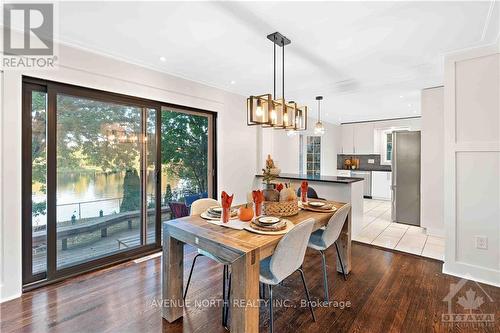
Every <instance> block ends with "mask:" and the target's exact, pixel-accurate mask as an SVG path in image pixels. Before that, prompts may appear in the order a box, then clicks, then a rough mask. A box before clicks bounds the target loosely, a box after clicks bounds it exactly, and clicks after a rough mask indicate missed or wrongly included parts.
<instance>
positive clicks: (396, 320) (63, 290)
mask: <svg viewBox="0 0 500 333" xmlns="http://www.w3.org/2000/svg"><path fill="white" fill-rule="evenodd" d="M195 253H196V252H195V251H194V250H193V249H192V248H190V247H186V255H185V258H186V265H185V269H186V274H185V278H186V279H187V273H188V272H187V271H188V269H189V268H190V264H191V261H192V259H193V257H194V255H195ZM327 258H328V259H329V262H330V266H329V267H328V270H329V279H330V298H331V299H332V300H334V301H337V302H346V304H348V305H350V306H346V307H342V306H340V305H339V307H334V306H331V307H316V308H315V313H316V317H317V321H316V322H313V321H312V318H311V315H310V313H309V311H308V309H307V308H306V307H300V302H301V299H303V298H305V297H304V295H303V288H302V284H301V281H300V276H299V274H294V275H292V276H291V277H290V278H289V279H287V280H285V282H284V284H283V285H282V286H277V287H275V288H274V295H275V300H277V301H278V302H279V301H280V300H285V299H287V300H289V301H288V302H287V303H284V305H286V306H279V305H278V306H276V307H275V311H274V320H275V332H438V331H442V332H450V331H457V332H468V331H477V332H499V331H500V328H499V327H500V325H499V323H500V306H499V305H500V303H499V302H500V288H495V287H492V286H488V285H484V284H480V287H481V288H483V289H484V291H482V290H481V288H480V287H478V285H476V284H475V283H474V282H468V283H467V284H466V285H465V287H464V288H462V290H461V291H460V293H459V295H465V292H466V290H469V289H471V290H473V291H475V292H476V297H478V296H481V297H482V299H483V301H484V304H482V305H481V306H480V307H479V308H478V309H476V310H474V311H473V313H483V314H488V313H489V314H493V315H494V316H495V318H494V319H495V321H494V322H493V323H490V324H487V325H475V326H473V325H471V324H470V323H468V324H461V325H455V326H453V325H449V324H446V323H443V322H442V315H443V314H446V313H447V312H448V305H447V303H446V302H444V301H443V298H444V297H445V296H446V295H447V294H448V292H449V289H450V284H451V283H457V282H458V281H459V280H460V279H458V278H455V277H451V276H448V275H444V274H442V273H441V266H442V263H441V262H439V261H435V260H431V259H426V258H420V257H416V256H412V255H408V254H402V253H397V252H390V251H386V250H382V249H378V248H374V247H371V246H368V245H362V244H359V243H354V244H353V248H352V267H353V270H352V273H351V274H350V275H349V278H348V280H347V281H344V280H343V278H342V276H341V275H340V274H337V273H336V272H335V271H334V267H335V265H334V258H335V250H334V249H330V250H329V251H327ZM160 263H161V259H160V258H159V257H158V258H155V259H151V260H148V261H145V262H142V263H138V264H136V263H134V262H128V263H125V264H122V265H119V266H115V267H112V268H108V269H105V270H101V271H97V272H94V273H90V274H85V275H81V276H79V277H76V278H72V279H69V280H66V281H64V282H61V283H58V284H54V285H51V286H47V287H43V288H41V289H38V290H35V291H32V292H27V293H25V294H24V295H23V296H22V297H21V298H19V299H15V300H12V301H9V302H5V303H2V304H1V313H0V315H1V316H0V318H1V329H0V331H1V332H2V333H4V332H37V333H39V332H46V331H51V332H160V331H166V332H225V329H224V328H223V327H222V326H221V310H220V307H218V306H217V305H216V306H212V307H203V306H201V305H200V304H194V302H195V300H198V301H201V300H204V299H207V300H209V299H219V298H220V297H221V292H222V282H221V278H222V266H221V265H218V264H215V263H213V262H212V261H210V260H209V259H207V258H200V259H198V261H197V266H196V268H195V271H194V275H193V280H192V284H191V287H190V289H189V293H188V301H189V303H190V304H191V305H192V306H190V307H189V308H188V309H186V311H185V315H184V317H183V319H181V320H179V321H177V322H175V323H172V324H169V323H168V322H166V321H165V320H162V318H161V315H160V308H159V307H158V306H159V305H160V304H159V300H160V294H161V265H160ZM304 272H305V274H306V279H307V283H308V285H309V288H310V291H311V294H312V296H313V298H314V299H315V300H318V301H322V295H323V284H322V271H321V258H320V255H319V254H318V253H317V252H314V251H309V250H308V252H307V255H306V260H305V262H304ZM484 293H486V294H488V296H489V297H491V300H493V301H491V300H490V299H489V298H488V296H487V295H484ZM459 295H457V297H458V296H459ZM347 302H349V303H347ZM157 305H158V306H157ZM333 305H335V304H333ZM468 311H469V310H467V311H465V310H464V308H463V307H461V306H460V305H458V304H457V299H456V298H455V299H454V300H453V312H460V313H467V312H468ZM268 323H269V313H268V309H267V307H266V306H262V307H261V311H260V330H261V331H262V332H267V331H268Z"/></svg>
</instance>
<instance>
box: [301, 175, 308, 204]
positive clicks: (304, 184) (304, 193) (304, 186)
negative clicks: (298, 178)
mask: <svg viewBox="0 0 500 333" xmlns="http://www.w3.org/2000/svg"><path fill="white" fill-rule="evenodd" d="M308 187H309V184H308V183H307V181H305V180H304V181H303V182H302V184H300V199H301V200H302V202H307V188H308Z"/></svg>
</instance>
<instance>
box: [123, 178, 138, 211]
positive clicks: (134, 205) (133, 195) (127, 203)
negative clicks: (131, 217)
mask: <svg viewBox="0 0 500 333" xmlns="http://www.w3.org/2000/svg"><path fill="white" fill-rule="evenodd" d="M140 208H141V180H140V179H139V175H138V174H137V170H136V169H135V168H129V169H127V170H126V171H125V178H124V179H123V200H122V203H121V205H120V212H129V211H133V210H139V209H140Z"/></svg>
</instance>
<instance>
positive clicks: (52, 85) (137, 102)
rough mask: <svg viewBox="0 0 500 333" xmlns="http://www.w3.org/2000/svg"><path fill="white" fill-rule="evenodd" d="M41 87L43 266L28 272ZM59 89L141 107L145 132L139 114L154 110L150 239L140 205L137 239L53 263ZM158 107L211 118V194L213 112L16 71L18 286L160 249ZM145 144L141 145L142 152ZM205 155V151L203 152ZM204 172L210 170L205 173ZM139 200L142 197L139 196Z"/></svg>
mask: <svg viewBox="0 0 500 333" xmlns="http://www.w3.org/2000/svg"><path fill="white" fill-rule="evenodd" d="M32 91H44V92H46V93H47V105H46V123H47V125H46V132H47V141H46V159H47V226H46V228H47V229H46V230H47V270H46V272H43V273H38V274H36V275H33V273H32V265H33V263H32V198H31V193H32V184H31V180H32V179H31V177H32V158H31V140H32V137H31V136H32V132H31V125H32V124H31V92H32ZM58 93H63V94H68V95H72V96H78V97H83V98H89V99H93V100H100V101H103V102H107V103H113V102H114V103H119V104H123V105H128V106H136V107H140V108H141V135H144V134H145V131H146V128H145V127H144V124H145V118H144V116H145V115H146V114H147V110H148V109H153V110H156V123H155V138H156V161H155V176H156V184H155V207H156V211H155V238H156V239H155V242H154V243H152V244H147V243H146V239H147V237H146V235H145V234H144V233H145V232H146V231H147V230H146V229H147V227H146V224H145V223H147V214H144V213H145V212H144V211H143V207H142V209H141V244H142V245H140V246H138V247H134V248H132V249H129V250H123V251H120V252H117V253H114V254H111V255H108V256H103V257H96V258H93V259H90V260H88V261H85V262H82V263H77V264H75V265H73V266H69V267H63V268H60V269H57V267H56V265H57V222H56V216H57V215H56V214H57V211H56V194H57V193H56V191H57V183H56V181H57V150H56V149H54V147H57V145H56V144H57V140H56V135H57V128H56V126H57V119H56V117H57V109H56V107H57V105H56V104H57V101H56V98H57V94H58ZM162 107H163V108H170V109H173V110H177V111H181V112H187V113H193V114H196V115H208V116H209V117H210V118H209V119H211V126H212V133H211V135H212V140H211V141H212V142H211V145H210V142H209V145H210V146H209V152H210V151H211V154H212V161H211V163H209V165H210V164H211V167H212V170H213V171H212V174H211V179H212V180H211V181H212V184H213V186H212V190H211V191H210V192H209V196H211V197H215V196H216V194H217V145H216V133H217V130H216V122H217V113H216V112H213V111H207V110H201V109H196V108H191V107H187V106H182V105H176V104H171V103H164V102H159V101H154V100H150V99H144V98H139V97H134V96H128V95H123V94H118V93H113V92H107V91H102V90H97V89H92V88H87V87H81V86H76V85H70V84H66V83H59V82H53V81H48V80H43V79H38V78H33V77H28V76H23V77H22V156H23V160H22V284H23V291H27V290H31V289H34V288H38V287H41V286H43V285H47V284H50V283H54V282H58V281H61V280H64V279H66V278H68V277H71V276H75V275H79V274H83V273H86V272H89V271H94V270H97V269H101V268H103V267H107V266H111V265H115V264H118V263H121V262H125V261H128V260H131V259H134V258H137V257H141V256H144V255H148V254H151V253H155V252H158V251H159V250H160V249H161V112H162ZM144 149H145V145H143V146H142V148H141V155H142V154H143V153H144ZM209 155H210V153H209ZM142 166H143V163H142V162H141V201H144V200H145V197H146V193H145V192H146V187H144V184H145V182H146V181H147V179H146V178H144V177H143V175H144V174H145V173H146V172H147V170H144V169H143V168H142ZM209 176H210V174H209ZM141 204H142V205H143V206H144V202H141Z"/></svg>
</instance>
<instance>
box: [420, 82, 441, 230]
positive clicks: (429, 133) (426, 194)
mask: <svg viewBox="0 0 500 333" xmlns="http://www.w3.org/2000/svg"><path fill="white" fill-rule="evenodd" d="M421 99H422V100H421V103H420V105H421V108H422V110H421V111H422V112H421V113H422V131H421V138H422V139H421V141H422V142H421V176H420V177H421V180H420V182H421V187H420V201H421V202H420V204H421V206H420V207H421V219H420V225H421V226H422V227H424V228H426V230H427V233H428V234H430V235H437V236H444V212H443V210H444V169H443V163H442V160H443V155H444V134H443V132H444V88H443V87H435V88H429V89H424V90H422V94H421Z"/></svg>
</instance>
